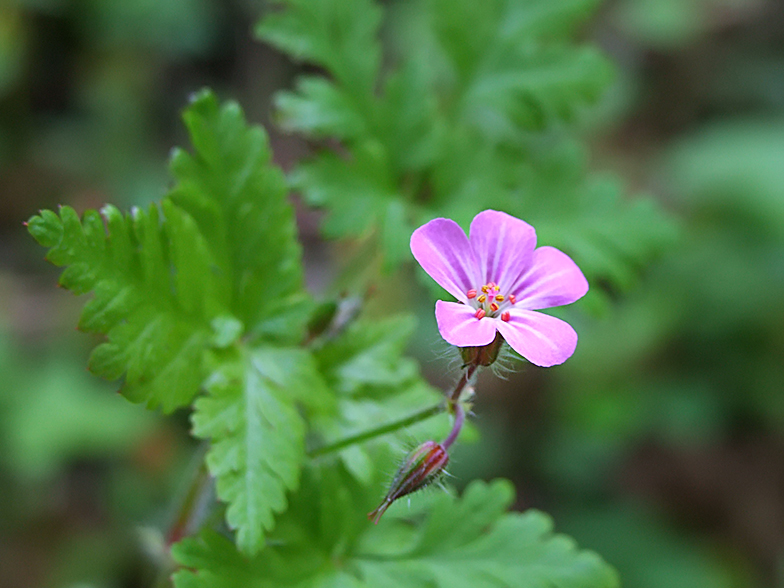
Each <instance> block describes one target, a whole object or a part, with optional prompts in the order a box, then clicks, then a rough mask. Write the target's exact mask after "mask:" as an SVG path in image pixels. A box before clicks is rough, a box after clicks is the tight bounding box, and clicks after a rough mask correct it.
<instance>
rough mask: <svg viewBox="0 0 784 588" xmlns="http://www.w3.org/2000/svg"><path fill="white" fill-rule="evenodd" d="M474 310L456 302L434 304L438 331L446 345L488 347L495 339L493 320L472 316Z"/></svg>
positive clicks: (440, 301) (441, 301)
mask: <svg viewBox="0 0 784 588" xmlns="http://www.w3.org/2000/svg"><path fill="white" fill-rule="evenodd" d="M475 313H476V309H474V308H473V307H471V306H468V305H466V304H459V303H457V302H444V301H443V300H439V301H437V302H436V321H437V322H438V330H439V332H440V333H441V336H442V337H443V338H444V339H445V340H446V342H447V343H451V344H452V345H457V346H458V347H478V346H480V345H489V344H490V343H492V341H493V339H495V323H496V320H495V319H491V318H490V317H485V318H483V319H478V318H476V316H474V315H475Z"/></svg>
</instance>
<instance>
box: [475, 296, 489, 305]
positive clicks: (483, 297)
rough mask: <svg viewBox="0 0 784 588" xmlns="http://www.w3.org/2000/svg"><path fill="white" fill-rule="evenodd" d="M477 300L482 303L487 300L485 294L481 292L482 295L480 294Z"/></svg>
mask: <svg viewBox="0 0 784 588" xmlns="http://www.w3.org/2000/svg"><path fill="white" fill-rule="evenodd" d="M477 300H478V301H479V302H481V303H482V304H484V302H485V300H487V296H485V295H484V294H482V295H481V296H480V297H479V298H477Z"/></svg>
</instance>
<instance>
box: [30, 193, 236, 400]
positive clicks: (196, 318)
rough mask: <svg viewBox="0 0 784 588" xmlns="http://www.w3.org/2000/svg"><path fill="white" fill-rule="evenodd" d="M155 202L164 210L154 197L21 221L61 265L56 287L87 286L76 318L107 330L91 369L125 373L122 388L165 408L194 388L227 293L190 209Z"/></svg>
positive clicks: (187, 396) (189, 395) (84, 324)
mask: <svg viewBox="0 0 784 588" xmlns="http://www.w3.org/2000/svg"><path fill="white" fill-rule="evenodd" d="M162 210H163V213H164V215H163V216H164V219H162V218H161V215H160V212H159V210H158V208H157V207H155V206H153V207H151V208H150V209H149V210H148V211H143V210H141V209H134V211H133V212H132V213H131V214H130V215H123V214H122V213H121V212H120V211H119V210H117V209H116V208H114V207H112V206H106V207H104V208H103V209H102V211H101V215H99V214H98V213H97V212H95V211H93V210H88V211H87V212H85V214H84V218H83V220H82V221H80V219H79V217H78V215H77V214H76V212H75V211H74V210H73V209H72V208H70V207H67V206H66V207H62V208H61V209H60V215H59V216H58V215H57V214H55V213H53V212H51V211H46V210H45V211H43V212H42V213H41V215H40V216H36V217H33V218H32V219H30V222H29V225H28V228H29V230H30V233H31V234H32V235H33V236H34V237H35V238H36V239H37V240H38V242H39V243H41V244H42V245H44V246H45V247H49V248H50V251H49V253H48V255H47V259H48V260H49V261H51V262H52V263H54V264H55V265H58V266H68V267H67V269H66V270H65V271H64V272H63V273H62V275H61V276H60V284H61V285H62V286H63V287H65V288H68V289H69V290H72V291H73V292H74V293H76V294H83V293H86V292H89V291H93V292H94V294H95V296H94V298H93V299H92V300H90V301H89V302H88V303H87V305H86V306H85V308H84V310H83V312H82V316H81V319H80V321H79V326H80V328H81V329H83V330H85V331H89V332H96V333H105V334H106V335H107V338H108V340H107V342H105V343H102V344H101V345H99V346H98V347H96V349H95V350H94V351H93V353H92V355H91V357H90V369H91V370H92V371H93V372H95V373H96V374H97V375H100V376H103V377H105V378H107V379H110V380H114V379H117V378H120V377H121V376H123V374H124V375H125V382H124V385H123V390H122V392H123V394H124V395H125V396H126V397H128V398H129V399H130V400H132V401H134V402H146V403H147V405H148V406H149V407H155V406H161V408H162V409H163V410H164V411H165V412H169V411H171V410H173V409H175V408H177V407H179V406H182V405H184V404H187V403H188V402H189V401H190V400H191V399H192V398H193V396H194V395H195V394H196V392H197V391H198V388H199V385H200V384H201V382H202V380H203V377H204V375H205V372H204V370H203V368H202V363H203V362H202V354H203V352H204V349H205V348H206V347H207V346H208V341H209V338H210V336H211V329H210V325H209V320H210V318H211V317H212V316H214V315H215V314H217V313H219V312H221V311H222V310H223V309H224V308H225V305H226V304H227V302H228V300H227V292H226V289H225V286H224V285H223V284H222V283H221V281H220V280H219V279H217V276H215V275H214V274H213V273H212V272H211V271H209V268H210V266H211V259H212V258H211V255H210V251H209V249H208V247H207V244H206V243H205V242H204V240H203V239H202V237H201V235H200V234H199V232H198V229H197V227H196V224H195V223H194V221H193V219H192V218H191V217H190V216H188V214H187V213H185V212H184V211H182V210H181V209H179V208H177V207H176V206H174V205H173V204H171V202H169V201H164V203H163V207H162ZM162 220H164V222H161V221H162Z"/></svg>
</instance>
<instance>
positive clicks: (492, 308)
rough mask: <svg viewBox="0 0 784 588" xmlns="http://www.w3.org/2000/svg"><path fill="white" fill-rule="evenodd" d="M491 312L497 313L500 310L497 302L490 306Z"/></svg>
mask: <svg viewBox="0 0 784 588" xmlns="http://www.w3.org/2000/svg"><path fill="white" fill-rule="evenodd" d="M490 310H492V311H493V312H495V311H497V310H498V305H497V304H496V303H495V302H492V303H491V304H490Z"/></svg>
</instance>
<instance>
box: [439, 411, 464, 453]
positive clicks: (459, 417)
mask: <svg viewBox="0 0 784 588" xmlns="http://www.w3.org/2000/svg"><path fill="white" fill-rule="evenodd" d="M454 407H455V423H454V424H453V425H452V430H451V431H450V432H449V436H448V437H447V438H446V439H444V440H443V441H442V442H441V446H442V447H443V448H444V449H449V446H450V445H452V443H454V442H455V439H457V436H458V435H459V434H460V430H461V429H462V428H463V423H464V422H465V409H464V408H463V405H462V404H460V403H459V402H455V404H454Z"/></svg>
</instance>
